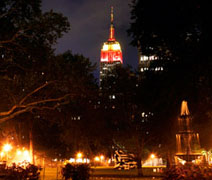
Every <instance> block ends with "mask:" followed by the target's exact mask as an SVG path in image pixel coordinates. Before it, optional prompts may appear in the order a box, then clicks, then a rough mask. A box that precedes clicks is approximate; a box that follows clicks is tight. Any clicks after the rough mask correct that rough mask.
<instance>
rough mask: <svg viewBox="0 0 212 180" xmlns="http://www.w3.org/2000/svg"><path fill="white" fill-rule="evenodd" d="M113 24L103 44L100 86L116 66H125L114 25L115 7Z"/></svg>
mask: <svg viewBox="0 0 212 180" xmlns="http://www.w3.org/2000/svg"><path fill="white" fill-rule="evenodd" d="M110 16H111V23H110V33H109V38H108V40H107V41H106V42H105V43H104V44H103V46H102V49H101V59H100V85H101V82H102V80H103V79H104V78H105V77H106V76H107V75H108V74H110V73H111V71H112V70H113V69H114V67H115V66H116V65H122V64H123V58H122V51H121V46H120V44H119V42H118V41H116V39H115V35H114V34H115V29H114V24H113V20H114V18H113V7H111V15H110Z"/></svg>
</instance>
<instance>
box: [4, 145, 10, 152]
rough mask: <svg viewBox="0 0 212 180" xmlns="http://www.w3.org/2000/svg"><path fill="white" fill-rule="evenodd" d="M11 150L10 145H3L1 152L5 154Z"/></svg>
mask: <svg viewBox="0 0 212 180" xmlns="http://www.w3.org/2000/svg"><path fill="white" fill-rule="evenodd" d="M11 149H12V146H11V145H10V144H5V145H4V146H3V150H4V151H5V152H8V151H10V150H11Z"/></svg>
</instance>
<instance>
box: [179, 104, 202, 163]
mask: <svg viewBox="0 0 212 180" xmlns="http://www.w3.org/2000/svg"><path fill="white" fill-rule="evenodd" d="M191 120H192V119H191V116H190V112H189V110H188V105H187V102H186V101H183V102H182V105H181V114H180V117H179V119H178V124H179V131H178V133H177V134H176V145H177V152H176V158H177V159H176V161H177V162H176V163H178V162H181V163H185V162H195V161H196V160H198V159H199V160H200V159H201V153H200V142H199V134H198V133H195V132H194V131H193V129H192V126H191Z"/></svg>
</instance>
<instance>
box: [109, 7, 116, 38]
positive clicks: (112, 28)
mask: <svg viewBox="0 0 212 180" xmlns="http://www.w3.org/2000/svg"><path fill="white" fill-rule="evenodd" d="M114 33H115V29H114V26H113V6H112V7H111V13H110V35H109V39H108V41H115V36H114Z"/></svg>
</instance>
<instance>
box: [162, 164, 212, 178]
mask: <svg viewBox="0 0 212 180" xmlns="http://www.w3.org/2000/svg"><path fill="white" fill-rule="evenodd" d="M211 179H212V169H211V167H207V166H197V165H189V164H187V165H184V166H176V167H172V168H169V169H168V170H167V171H166V172H165V177H164V180H211Z"/></svg>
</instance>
